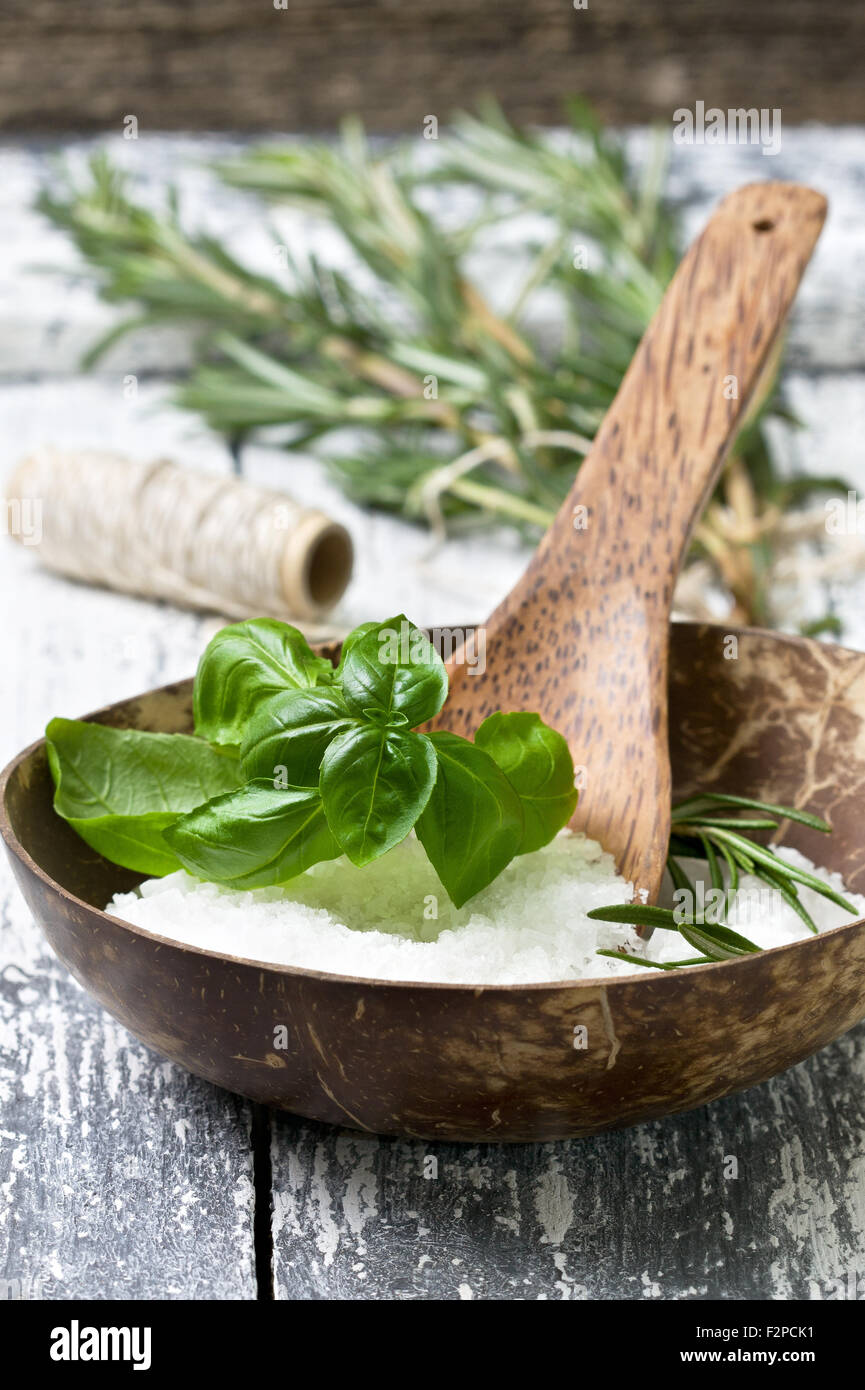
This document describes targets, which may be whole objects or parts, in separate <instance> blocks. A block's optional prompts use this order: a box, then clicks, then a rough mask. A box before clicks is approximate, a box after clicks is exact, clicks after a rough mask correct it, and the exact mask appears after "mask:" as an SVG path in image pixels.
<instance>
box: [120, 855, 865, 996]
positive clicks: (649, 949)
mask: <svg viewBox="0 0 865 1390" xmlns="http://www.w3.org/2000/svg"><path fill="white" fill-rule="evenodd" d="M780 853H781V855H782V856H783V857H784V858H785V859H787V860H788V861H789V862H790V863H791V864H794V865H797V866H799V867H800V868H803V869H806V870H808V871H809V872H811V873H814V874H816V875H817V876H818V877H819V878H821V879H823V880H824V881H825V882H827V883H830V884H831V885H832V886H833V887H834V888H836V889H838V890H839V891H841V892H843V891H844V889H843V884H842V881H841V878H840V876H839V875H838V874H833V873H830V872H828V871H826V870H823V869H815V868H814V866H813V865H812V864H811V863H809V861H808V860H807V859H805V858H804V856H803V855H801V854H799V853H798V851H796V850H794V849H787V848H782V849H781V850H780ZM686 867H687V868H689V869H690V870H691V871H692V875H691V876H692V877H694V873H693V870H695V869H697V870H699V871H702V872H705V864H699V865H698V864H697V863H696V862H693V863H688V862H687V861H686ZM741 890H751V893H752V895H762V896H759V897H757V896H749V895H748V892H747V891H741ZM800 893H801V898H802V901H803V903H804V904H805V906H806V907H807V909H808V911H809V912H810V913H811V915H812V916H813V918H814V920H815V922H816V923H817V925H818V927H819V928H820V929H821V930H826V929H827V928H829V927H836V926H841V925H842V924H843V923H844V922H847V921H850V920H851V918H850V916H849V914H848V913H847V912H845V911H844V910H843V909H842V908H840V907H837V906H836V905H835V904H833V903H831V902H828V901H827V900H826V899H825V898H822V897H820V896H819V894H817V893H815V892H814V891H813V890H811V889H808V888H804V889H801V890H800ZM630 896H631V885H630V884H628V883H626V882H625V881H624V880H623V879H622V878H620V877H619V875H618V874H617V873H616V870H615V865H614V863H613V859H612V856H611V855H609V854H606V853H605V852H604V851H603V850H602V848H601V846H600V845H598V844H596V843H595V841H594V840H589V839H587V838H586V837H585V836H584V835H580V834H571V833H569V832H568V831H563V832H562V833H561V834H560V835H558V836H557V837H556V838H555V840H553V841H552V843H551V844H549V845H547V846H546V847H545V848H544V849H542V850H538V851H537V852H536V853H534V854H527V855H522V856H520V857H519V858H517V859H514V860H512V862H511V863H510V864H509V865H508V867H507V868H506V869H505V870H504V872H503V873H502V874H500V875H499V877H498V878H497V879H495V880H494V882H493V883H491V884H490V886H489V887H488V888H485V889H484V890H483V892H481V893H478V894H477V895H476V896H475V897H474V898H472V899H471V901H470V902H468V903H466V904H465V906H464V907H462V908H455V907H454V906H453V904H452V903H451V902H450V900H449V899H448V897H447V895H446V893H445V891H444V889H443V888H442V886H441V883H440V882H439V880H438V878H437V876H436V874H435V871H434V870H433V868H432V865H431V864H430V862H429V860H428V859H427V857H426V854H425V853H424V850H423V848H422V847H421V845H420V844H419V843H418V841H417V840H416V839H415V837H414V835H413V834H412V835H411V836H410V837H409V838H408V839H406V840H404V841H403V842H402V844H401V845H398V846H397V848H396V849H394V850H391V851H390V853H389V854H386V855H384V856H383V857H382V858H381V859H378V860H376V861H375V862H374V863H373V864H371V865H368V866H367V867H366V868H364V869H357V868H355V867H354V866H353V865H352V864H350V863H349V862H348V860H346V859H335V860H330V861H328V862H327V863H323V864H316V865H314V866H313V867H312V868H311V869H309V870H307V872H306V873H305V874H302V875H300V877H298V878H296V879H293V880H292V881H291V882H290V883H288V884H286V885H285V886H284V887H281V888H258V889H254V890H248V889H246V890H237V889H230V888H221V887H219V886H218V885H216V884H213V883H202V882H200V881H199V880H198V879H196V878H193V877H192V876H191V875H189V874H187V873H184V872H179V873H174V874H169V875H168V876H167V877H166V878H158V879H149V880H147V881H146V882H145V883H142V884H141V886H140V888H139V889H138V890H137V891H136V892H133V893H118V894H117V895H116V896H115V897H114V898H112V900H111V902H110V903H109V904H108V907H107V909H106V910H107V911H108V912H110V913H112V915H113V916H115V917H121V918H123V919H124V921H127V922H131V923H133V925H135V926H139V927H143V928H144V929H145V930H147V931H151V932H154V933H156V934H157V935H159V936H164V937H169V938H170V939H171V940H174V941H179V942H183V943H185V944H188V945H191V946H200V947H203V948H204V949H206V950H209V951H219V952H222V953H224V954H226V955H232V956H242V957H245V958H247V959H250V960H255V961H261V962H263V963H267V964H275V965H292V966H297V967H299V968H302V969H308V970H316V971H325V972H330V973H332V974H338V975H360V976H364V977H367V978H373V979H384V980H404V981H419V982H428V983H431V982H437V983H452V984H487V985H501V984H535V983H541V982H544V981H562V980H575V979H583V978H587V977H588V978H592V977H594V978H598V977H601V976H610V975H627V974H634V973H635V972H637V971H639V970H642V971H644V972H645V971H649V970H651V967H649V966H644V967H638V966H634V965H632V964H630V963H629V962H627V961H616V960H611V959H610V958H609V957H608V956H599V955H597V954H596V952H597V951H598V949H599V948H604V949H623V950H625V951H627V952H629V953H632V954H634V955H639V956H643V957H644V958H647V959H650V960H657V961H670V960H681V959H685V958H687V957H689V956H693V955H694V954H695V953H694V952H693V950H692V949H691V948H690V947H689V946H688V945H687V943H686V942H685V941H683V939H682V938H681V937H680V936H679V934H678V933H677V932H669V931H656V932H655V933H654V935H653V937H652V939H651V940H650V941H649V942H647V943H645V942H643V941H641V939H640V937H638V936H637V934H636V932H635V931H634V929H633V928H630V927H625V926H619V925H617V924H613V923H606V922H595V921H592V920H591V919H590V918H589V917H587V916H586V914H587V912H589V911H590V910H591V909H592V908H594V907H604V906H607V905H610V904H613V903H623V902H627V901H628V900H629V898H630ZM847 896H848V898H849V900H850V901H851V902H852V903H853V904H854V905H855V906H856V909H857V915H861V916H865V898H862V897H857V896H856V895H854V894H847ZM725 920H726V921H727V922H728V924H729V925H730V926H731V927H734V928H737V929H738V930H739V931H740V932H741V933H742V934H743V935H745V936H747V937H749V938H750V939H751V940H752V941H754V942H755V943H756V944H757V945H759V946H763V947H767V948H768V947H772V946H783V945H785V944H787V943H788V942H791V941H796V940H800V939H801V938H803V937H806V936H808V935H809V933H808V931H807V928H806V927H805V926H804V924H803V923H802V921H801V919H800V918H799V917H798V916H797V915H796V913H795V912H794V911H793V910H792V909H791V908H790V907H788V906H787V904H786V903H785V902H784V901H783V899H782V898H781V896H780V895H779V894H778V893H771V892H768V890H767V888H766V885H765V884H763V883H761V882H760V881H759V880H757V879H751V878H748V877H743V879H742V882H741V885H740V894H739V896H738V898H737V899H736V900H735V903H734V905H733V909H732V910H731V911H730V912H729V913H728V914H727V915H726V918H725ZM651 973H653V974H655V973H657V972H655V971H652V972H651Z"/></svg>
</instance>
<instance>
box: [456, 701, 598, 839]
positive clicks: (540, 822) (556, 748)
mask: <svg viewBox="0 0 865 1390" xmlns="http://www.w3.org/2000/svg"><path fill="white" fill-rule="evenodd" d="M475 743H476V744H477V746H478V747H479V748H483V749H484V751H485V752H486V753H489V755H490V757H491V758H494V759H495V761H496V762H497V763H498V765H499V767H500V768H501V769H502V772H504V774H505V776H506V777H507V779H508V781H509V782H510V783H511V785H512V786H513V787H514V789H515V790H516V792H517V793H518V795H519V798H520V801H521V802H522V803H523V815H524V816H525V821H526V830H525V835H524V836H523V842H522V844H521V845H520V849H519V852H520V854H530V853H531V852H532V850H536V849H540V848H541V846H542V845H546V844H549V842H550V840H552V838H553V836H554V835H557V834H558V832H559V831H560V830H561V828H562V826H563V825H567V823H568V821H569V820H570V818H571V816H572V815H573V813H574V807H575V806H576V804H577V796H578V792H577V789H576V787H575V786H574V763H573V759H572V758H571V750H570V749H569V748H568V745H567V743H566V741H565V739H564V738H563V737H562V735H561V734H559V733H556V730H555V729H551V728H550V727H549V726H548V725H547V724H545V723H544V721H543V720H542V719H541V717H540V715H537V714H529V713H525V712H523V711H518V712H517V713H515V714H502V713H501V711H499V712H498V713H497V714H491V715H490V716H489V718H488V719H485V720H484V722H483V724H481V726H480V728H479V729H478V731H477V733H476V734H475Z"/></svg>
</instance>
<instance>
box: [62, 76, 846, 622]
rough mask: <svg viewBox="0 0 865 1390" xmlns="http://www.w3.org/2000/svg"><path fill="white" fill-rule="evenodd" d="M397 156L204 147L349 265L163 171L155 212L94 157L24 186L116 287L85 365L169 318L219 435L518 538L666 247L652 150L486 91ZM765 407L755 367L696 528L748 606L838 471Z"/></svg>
mask: <svg viewBox="0 0 865 1390" xmlns="http://www.w3.org/2000/svg"><path fill="white" fill-rule="evenodd" d="M425 148H426V150H427V152H429V151H430V150H431V148H432V147H431V146H427V147H425ZM413 154H416V150H414V151H413V150H412V149H410V148H409V147H408V146H407V145H406V144H405V143H402V144H396V145H388V146H387V147H386V148H382V149H381V150H379V149H378V148H376V149H375V150H374V149H373V148H371V146H370V144H369V142H368V141H367V139H366V137H365V135H364V133H363V131H362V129H361V127H360V126H359V124H358V123H357V122H354V121H350V122H348V123H347V124H346V126H345V128H344V130H343V134H342V138H341V141H340V142H339V143H313V142H307V141H296V142H294V143H292V144H290V145H287V146H284V147H277V146H267V147H264V148H260V149H251V150H250V151H248V152H246V153H242V154H240V155H239V156H237V157H235V158H232V159H230V160H227V161H223V162H222V163H221V164H220V165H218V172H219V174H220V177H221V178H222V179H224V180H225V181H226V182H227V183H229V184H231V185H233V186H235V187H237V188H240V189H245V190H247V191H249V192H250V193H252V194H253V195H256V196H257V197H259V198H262V199H264V200H265V202H271V201H273V200H281V201H283V202H289V203H291V204H293V205H295V206H297V207H301V208H304V209H306V210H307V211H308V212H309V213H311V214H313V216H314V217H315V218H317V219H319V220H320V222H321V223H322V225H324V226H326V227H327V228H328V229H329V230H330V231H335V232H336V233H338V234H339V236H340V237H341V238H342V241H343V242H344V243H345V244H346V246H347V247H348V248H350V252H351V255H352V257H353V260H354V262H355V263H356V267H357V270H358V272H359V273H358V274H354V273H347V272H346V271H344V270H340V269H338V268H335V267H334V266H333V265H328V264H326V263H325V262H324V261H323V260H322V259H321V258H320V257H318V256H317V255H316V254H314V253H309V254H305V255H300V254H299V253H296V252H293V251H292V249H291V248H289V247H287V246H285V245H283V244H282V243H281V242H280V239H279V234H278V233H277V232H276V231H275V230H274V233H273V234H274V241H275V245H276V247H277V249H278V252H279V254H278V255H275V256H274V261H273V266H272V268H271V270H270V271H269V272H263V271H261V270H253V269H251V268H249V267H247V266H245V265H243V264H241V263H240V261H239V260H238V259H237V258H236V257H235V256H233V255H232V254H231V253H230V252H229V250H228V249H227V248H226V247H225V246H224V245H223V244H222V243H221V242H220V241H219V240H218V239H217V238H215V237H214V236H212V235H209V234H206V233H205V232H202V231H197V230H196V229H195V228H193V227H190V226H188V225H186V223H185V219H184V217H183V215H182V213H181V209H180V206H179V200H178V197H177V195H176V192H175V191H174V190H171V189H169V190H167V193H166V200H165V207H164V211H163V212H162V213H161V214H157V213H154V212H153V211H151V210H150V209H149V208H148V207H146V206H145V205H144V204H143V203H142V202H141V201H137V200H136V198H135V196H134V194H133V192H132V191H131V190H130V188H129V185H128V182H127V180H126V179H125V178H124V177H123V176H122V175H121V174H120V173H119V172H118V171H117V170H116V169H114V168H113V167H112V166H111V164H110V162H109V160H108V159H107V158H106V156H105V155H104V154H98V155H97V156H95V157H94V158H93V160H92V161H91V164H90V169H89V176H88V177H87V178H86V179H85V180H84V181H83V183H82V182H81V181H80V180H76V179H75V178H74V177H72V176H71V175H70V174H69V173H68V172H63V171H62V170H61V172H60V174H59V175H58V178H57V180H56V182H55V183H53V184H52V186H51V187H50V188H46V189H45V190H43V192H42V193H41V195H40V197H39V200H38V206H39V208H40V209H41V211H42V212H43V213H44V214H45V215H46V216H47V217H48V218H50V220H51V221H52V222H53V223H54V224H55V225H56V226H58V227H61V228H63V229H65V230H66V231H67V232H68V234H69V235H70V236H71V237H72V238H73V240H74V242H75V243H76V245H77V247H78V249H79V251H80V252H81V254H82V256H83V257H84V259H85V261H86V262H87V264H88V266H89V268H90V270H91V271H92V274H93V276H94V278H95V282H96V284H97V286H98V288H99V290H100V292H101V294H102V295H103V297H104V298H105V299H107V300H110V301H114V302H120V303H125V304H126V303H128V304H130V305H134V306H135V308H134V311H133V313H132V314H131V316H130V317H128V318H126V319H124V320H123V321H122V322H121V323H120V324H119V326H117V327H115V328H113V329H112V331H111V332H110V333H109V334H108V335H107V336H106V337H104V338H103V339H102V340H101V341H100V342H99V343H97V344H96V345H95V346H94V347H93V349H92V350H91V352H90V353H89V355H88V359H87V360H88V362H89V363H92V362H94V361H95V360H96V358H97V357H98V356H99V354H100V353H102V352H104V351H105V350H106V348H107V347H108V346H109V344H110V343H113V342H114V341H115V340H117V339H118V338H119V337H121V336H122V335H123V334H124V333H125V332H127V331H128V330H129V329H130V328H133V327H135V328H141V327H142V326H147V325H160V324H165V323H179V324H182V325H185V326H188V327H190V328H193V329H195V330H196V332H197V338H196V344H197V346H196V352H195V365H194V368H193V370H192V371H191V373H190V374H189V377H188V379H187V380H186V381H185V382H184V383H183V384H182V385H181V387H180V389H179V392H178V397H179V401H180V403H181V404H183V405H184V406H186V407H188V408H190V409H192V410H195V411H197V412H200V414H201V415H203V416H204V417H205V418H206V419H207V421H209V423H210V424H211V425H212V426H213V427H214V428H216V429H218V430H221V431H223V432H225V433H226V434H227V435H228V436H229V437H230V439H231V440H232V441H233V442H234V443H235V444H237V443H239V442H240V441H242V440H243V439H244V438H246V437H247V436H248V435H249V433H250V432H251V431H256V430H260V429H262V428H265V427H270V428H272V427H277V429H278V438H279V442H281V443H284V445H285V447H286V448H287V449H288V450H289V451H292V450H294V451H297V450H308V449H309V448H310V447H311V446H316V447H318V448H319V449H320V450H321V451H322V453H323V455H324V456H325V457H327V459H328V461H329V464H330V466H331V467H332V468H333V469H334V471H335V472H336V474H337V475H338V477H339V478H340V480H341V482H342V485H343V486H344V488H345V489H346V491H347V492H348V493H349V494H350V495H351V496H352V497H353V498H354V499H356V500H358V501H360V502H361V503H363V504H365V505H368V506H372V507H378V508H384V509H388V510H391V511H394V512H397V513H399V514H400V515H402V516H404V517H408V518H411V519H417V520H423V519H425V520H427V521H428V522H429V523H430V524H431V525H432V526H433V527H434V528H436V529H437V530H439V531H442V530H444V528H445V527H446V526H448V527H450V528H453V527H459V526H464V525H466V524H474V523H476V522H477V521H478V520H498V521H503V520H504V521H508V522H511V523H513V524H515V525H517V526H519V527H522V528H524V529H525V530H527V531H528V532H529V534H531V535H534V536H536V535H537V533H538V530H539V529H541V528H543V527H545V526H546V525H547V524H548V523H549V521H550V520H551V519H552V517H553V516H554V514H555V512H556V510H557V508H558V506H559V504H560V503H561V501H562V499H563V498H564V496H565V494H566V493H567V491H568V488H569V486H570V484H571V482H572V480H573V476H574V471H575V469H576V468H577V467H578V466H579V463H580V460H581V458H582V457H583V455H584V454H585V452H586V451H587V449H588V447H589V445H590V442H591V439H592V437H593V435H594V433H595V430H596V429H597V427H598V425H599V423H600V421H601V419H602V417H603V415H604V413H605V411H606V409H607V407H608V405H609V404H610V402H611V400H612V399H613V396H614V395H615V392H616V390H617V388H618V385H619V382H620V380H621V377H622V375H623V373H624V371H625V369H626V367H627V365H628V363H629V361H630V359H631V356H632V354H633V352H634V349H635V347H636V345H637V343H638V341H639V339H640V337H641V335H642V333H643V331H644V329H645V327H646V325H647V323H648V321H649V319H650V317H651V315H652V314H653V312H654V310H655V308H656V307H657V304H658V302H659V300H660V298H661V296H662V294H663V291H664V288H665V286H666V284H667V282H668V280H669V278H670V276H671V274H672V272H673V270H674V268H675V265H676V261H677V256H678V252H679V241H678V235H677V225H676V219H675V217H674V216H673V214H672V212H671V211H670V209H668V208H667V207H666V206H665V205H664V203H663V201H662V198H661V193H662V189H663V184H664V163H665V161H664V146H663V143H662V142H661V140H660V139H659V140H656V142H655V145H654V152H653V154H652V155H651V157H650V158H648V159H647V160H646V162H645V167H643V168H642V169H640V170H636V171H635V170H633V169H631V168H630V167H629V165H628V163H627V162H626V159H625V155H624V151H623V146H622V143H621V141H619V140H618V139H616V138H614V137H612V136H611V135H609V134H607V133H605V132H603V131H602V130H601V129H600V128H599V127H598V125H597V123H596V121H595V120H594V118H593V116H592V114H591V112H590V111H589V110H588V109H587V108H586V107H585V106H583V105H582V104H580V103H577V102H574V103H572V104H571V106H570V108H569V129H568V131H567V133H565V134H561V135H559V136H558V137H556V138H552V137H549V136H545V135H541V134H535V133H531V132H528V131H525V130H518V129H515V128H514V127H513V126H512V125H510V124H509V123H508V122H507V120H506V119H505V118H504V116H503V115H502V113H501V112H500V111H499V110H498V108H496V107H495V106H493V105H487V106H486V107H484V108H482V111H481V114H480V116H479V117H468V116H464V117H462V118H460V119H458V120H457V121H456V122H455V124H454V126H453V128H452V130H451V132H450V133H449V134H448V135H447V136H445V137H444V138H443V139H442V140H441V141H439V142H438V143H437V145H436V149H435V154H436V157H435V158H433V159H431V160H419V159H417V158H416V157H414V158H413V157H412V156H413ZM420 164H423V166H424V167H423V168H419V167H418V166H419V165H420ZM443 183H446V184H448V185H449V186H451V187H454V186H459V188H460V190H461V196H460V197H459V198H458V200H457V201H458V203H459V206H460V207H461V208H463V209H464V211H463V213H462V215H461V216H458V217H455V216H453V215H452V212H453V210H452V208H451V209H450V214H449V215H448V216H447V217H446V218H445V217H444V216H443V215H442V213H441V206H442V204H441V199H440V198H439V197H438V196H437V190H438V188H439V187H440V186H441V185H442V184H443ZM525 214H530V215H531V217H530V219H529V223H530V228H529V230H527V234H526V237H525V239H524V241H523V243H522V244H521V246H520V247H519V250H518V252H514V257H515V261H516V262H517V263H518V264H519V265H520V266H521V267H522V268H523V271H524V273H523V275H522V279H521V283H520V284H519V285H518V286H517V288H516V289H515V291H514V292H513V293H512V294H511V296H510V299H509V302H508V303H506V304H504V305H497V306H496V307H493V306H492V305H491V303H490V302H489V299H488V297H485V295H484V293H483V292H482V291H481V288H480V287H479V282H478V281H479V279H483V276H480V277H477V276H475V275H474V274H473V273H472V272H471V266H472V265H473V263H474V262H475V260H476V259H477V258H478V256H482V255H484V254H485V253H486V250H487V249H488V248H489V245H490V238H491V237H492V238H494V237H495V235H496V233H497V232H498V233H501V232H502V230H503V229H506V228H509V227H512V226H513V225H514V221H515V219H518V218H521V217H523V216H524V215H525ZM361 285H362V286H363V289H361V288H360V286H361ZM539 304H542V305H543V313H541V312H540V311H539V308H538V306H539ZM539 322H542V325H543V326H542V327H538V326H537V325H538V323H539ZM769 413H771V414H773V415H775V416H778V415H786V414H787V412H786V410H785V407H784V405H783V403H782V401H781V399H780V397H779V395H778V393H777V391H776V389H775V385H774V378H773V376H772V374H771V373H770V374H769V377H768V378H767V384H766V387H765V390H764V391H763V393H762V398H761V400H760V401H759V402H757V403H756V408H755V410H754V411H753V412H752V415H751V417H750V419H749V421H748V423H747V427H746V428H745V430H744V431H743V433H742V435H741V437H740V439H739V442H738V445H737V448H736V451H735V453H734V457H733V458H732V460H731V462H730V465H729V467H728V469H727V471H726V473H725V476H724V478H723V479H722V481H721V483H720V484H719V488H718V491H717V493H716V496H715V498H714V499H713V500H712V502H711V503H710V506H709V508H708V510H707V512H706V514H705V516H704V518H703V521H702V523H701V526H700V529H699V531H698V534H697V537H696V542H695V544H696V550H697V552H698V553H701V554H702V555H703V556H704V558H706V559H707V560H708V561H709V562H710V563H711V565H712V567H713V570H714V572H715V574H716V575H717V576H718V578H719V579H720V580H721V581H722V582H723V584H724V585H725V586H726V587H727V589H728V590H729V591H730V592H731V593H732V595H733V596H734V598H735V600H736V605H737V608H736V616H737V617H738V618H740V619H744V620H748V621H760V620H761V619H764V618H765V609H764V596H763V593H762V576H763V575H764V574H765V571H766V568H767V564H768V562H769V560H770V558H771V544H772V527H773V524H774V523H775V521H776V520H777V518H778V516H780V515H781V514H782V513H783V511H784V509H785V508H786V507H787V506H788V505H790V504H792V503H793V502H795V501H798V500H799V499H801V498H802V496H803V495H804V494H806V493H807V492H808V491H809V490H811V489H816V488H821V487H826V486H827V485H833V486H834V485H835V480H828V481H827V480H825V479H822V480H821V479H818V478H810V477H802V476H799V477H796V478H793V479H785V478H782V477H781V476H780V475H779V473H778V472H777V471H776V469H775V467H774V466H773V463H772V459H771V457H770V454H769V451H768V448H767V444H766V438H765V432H764V428H763V421H764V419H765V417H766V415H767V414H769ZM346 428H348V429H349V430H350V433H349V435H348V440H349V444H348V446H347V447H340V441H341V440H344V439H345V438H346V436H345V430H346ZM844 486H846V485H844Z"/></svg>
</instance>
